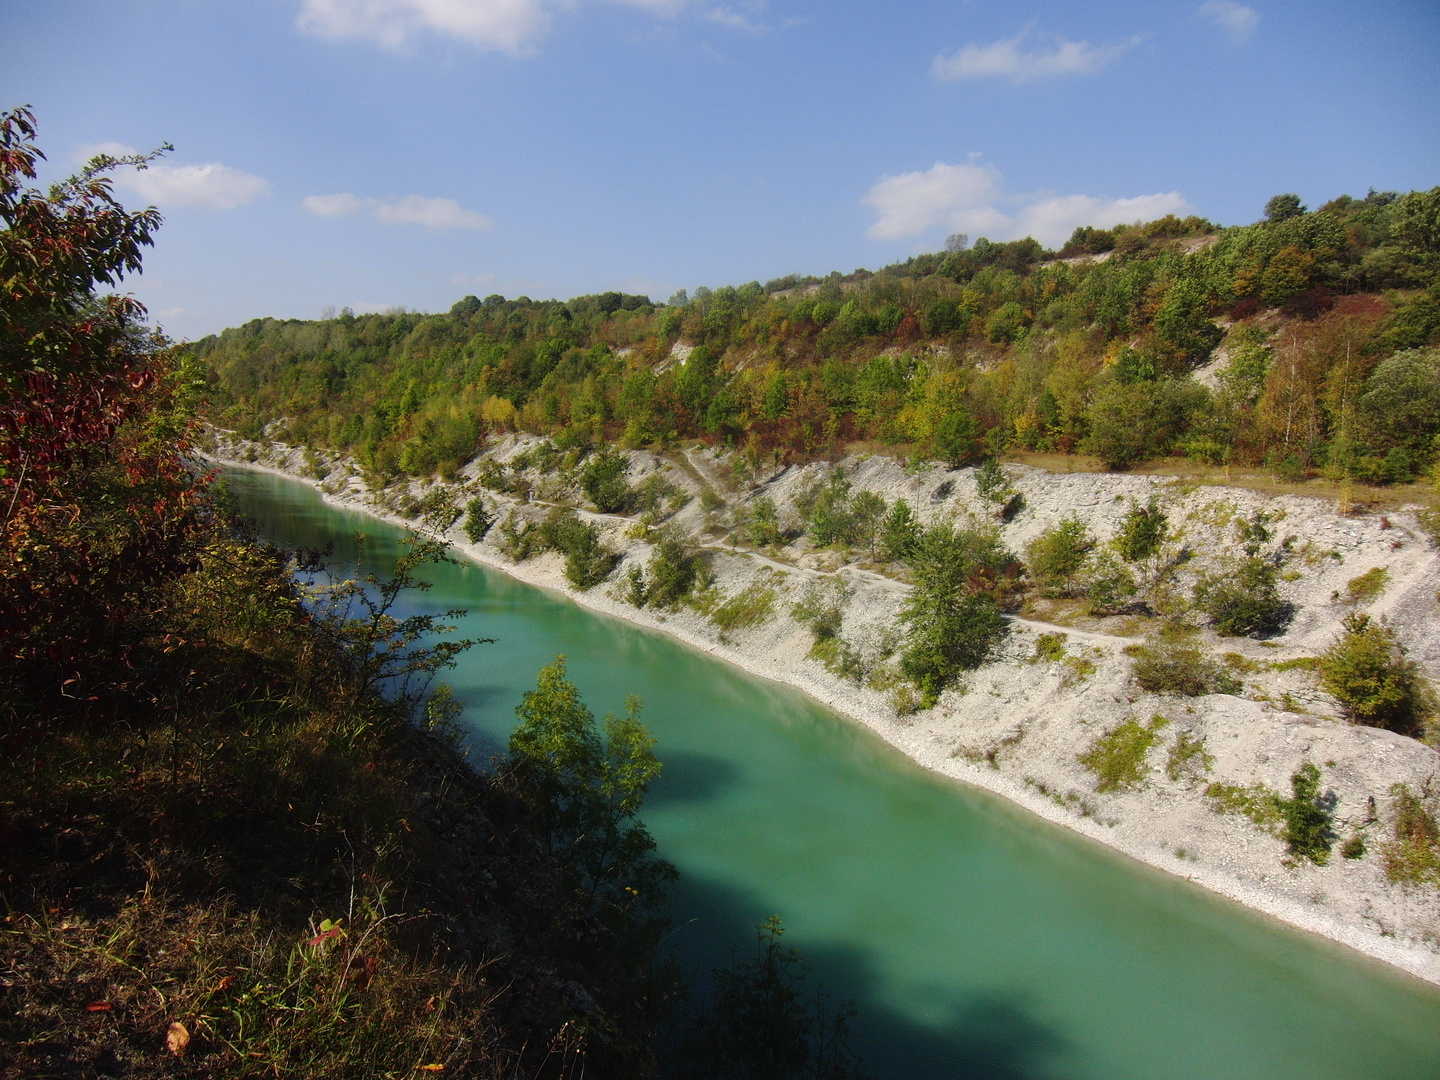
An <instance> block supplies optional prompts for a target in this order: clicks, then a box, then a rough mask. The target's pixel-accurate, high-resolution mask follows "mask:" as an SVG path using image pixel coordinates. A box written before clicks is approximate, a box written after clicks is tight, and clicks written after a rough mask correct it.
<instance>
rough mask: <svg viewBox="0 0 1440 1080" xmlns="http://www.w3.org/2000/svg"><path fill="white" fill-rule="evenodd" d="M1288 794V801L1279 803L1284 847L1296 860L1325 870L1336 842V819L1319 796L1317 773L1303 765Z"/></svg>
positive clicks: (1311, 764) (1312, 766)
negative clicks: (1331, 848) (1308, 861)
mask: <svg viewBox="0 0 1440 1080" xmlns="http://www.w3.org/2000/svg"><path fill="white" fill-rule="evenodd" d="M1290 790H1291V792H1292V797H1291V798H1289V799H1280V800H1279V801H1278V806H1279V809H1280V817H1281V819H1282V821H1283V826H1282V829H1281V836H1282V838H1283V839H1284V840H1285V845H1286V847H1287V848H1288V849H1289V852H1290V854H1291V855H1293V856H1295V857H1296V858H1300V859H1308V860H1310V862H1312V863H1314V864H1315V865H1316V866H1324V865H1325V864H1326V863H1327V862H1329V861H1330V847H1331V845H1332V844H1333V843H1334V841H1335V835H1334V830H1333V826H1334V823H1335V815H1334V814H1333V813H1332V812H1331V811H1330V809H1329V807H1328V806H1327V805H1326V800H1324V799H1323V798H1321V796H1320V770H1319V769H1318V768H1317V767H1316V766H1315V765H1314V764H1313V763H1312V762H1309V761H1307V762H1305V763H1304V764H1303V765H1301V766H1300V769H1299V771H1297V772H1296V773H1295V774H1294V775H1293V776H1291V777H1290Z"/></svg>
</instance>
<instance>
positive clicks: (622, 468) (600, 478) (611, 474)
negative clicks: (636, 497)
mask: <svg viewBox="0 0 1440 1080" xmlns="http://www.w3.org/2000/svg"><path fill="white" fill-rule="evenodd" d="M629 471H630V461H629V459H628V458H626V457H625V455H624V454H622V453H620V452H618V451H616V450H615V449H613V448H612V447H610V446H603V447H601V448H600V449H599V450H598V451H597V452H596V453H594V454H592V455H591V456H590V459H589V460H588V461H586V462H585V468H584V469H583V470H582V471H581V473H580V487H581V489H582V490H584V492H585V495H586V497H587V498H588V499H589V500H590V501H591V502H592V503H594V504H595V509H597V510H599V511H600V512H601V513H602V514H621V513H624V512H625V511H626V510H627V509H628V507H629V504H630V501H631V498H632V494H631V491H630V485H629V484H627V483H626V482H625V477H626V475H627V474H628V473H629Z"/></svg>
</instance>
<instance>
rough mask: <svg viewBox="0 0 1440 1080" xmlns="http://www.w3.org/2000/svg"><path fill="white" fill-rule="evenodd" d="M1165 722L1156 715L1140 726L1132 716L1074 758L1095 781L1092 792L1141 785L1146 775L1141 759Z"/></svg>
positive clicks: (1129, 789)
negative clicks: (1087, 770) (1092, 775)
mask: <svg viewBox="0 0 1440 1080" xmlns="http://www.w3.org/2000/svg"><path fill="white" fill-rule="evenodd" d="M1168 723H1170V721H1169V720H1167V719H1166V718H1165V717H1163V716H1161V715H1160V714H1159V713H1156V714H1155V716H1153V717H1151V719H1150V722H1149V723H1148V724H1143V725H1142V724H1140V723H1139V722H1138V721H1136V720H1135V719H1134V718H1133V717H1132V718H1130V719H1128V720H1123V721H1121V722H1120V723H1119V724H1117V725H1116V726H1115V727H1113V728H1111V729H1110V730H1109V731H1107V732H1106V733H1105V734H1104V735H1102V736H1100V737H1099V738H1098V739H1096V740H1095V742H1094V743H1092V744H1091V746H1090V749H1088V750H1086V751H1085V752H1084V753H1083V754H1080V755H1078V760H1079V762H1080V764H1081V765H1084V766H1085V767H1086V768H1087V769H1089V770H1090V771H1091V772H1093V773H1094V774H1095V776H1096V778H1097V781H1098V782H1097V783H1096V785H1095V790H1096V791H1133V790H1135V789H1136V788H1139V787H1141V786H1143V785H1144V783H1145V777H1146V774H1147V773H1148V772H1149V767H1148V766H1147V765H1146V761H1145V759H1146V757H1147V756H1148V755H1149V753H1150V750H1151V748H1152V747H1153V746H1155V745H1156V744H1157V743H1158V742H1159V741H1160V730H1161V729H1162V728H1163V727H1165V725H1166V724H1168Z"/></svg>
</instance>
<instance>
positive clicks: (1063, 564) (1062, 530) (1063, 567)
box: [1025, 517, 1095, 597]
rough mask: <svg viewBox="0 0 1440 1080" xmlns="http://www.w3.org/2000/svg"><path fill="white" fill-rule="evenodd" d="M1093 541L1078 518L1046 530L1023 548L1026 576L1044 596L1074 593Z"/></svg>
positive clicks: (1061, 595) (1088, 558) (1062, 595)
mask: <svg viewBox="0 0 1440 1080" xmlns="http://www.w3.org/2000/svg"><path fill="white" fill-rule="evenodd" d="M1094 548H1095V541H1094V539H1093V538H1092V537H1091V536H1090V532H1089V530H1088V529H1086V528H1085V525H1084V523H1083V522H1081V521H1080V519H1079V518H1074V517H1071V518H1066V519H1065V520H1064V521H1062V522H1060V524H1058V525H1055V526H1052V527H1051V528H1049V529H1046V530H1045V531H1044V532H1042V533H1041V534H1040V535H1039V536H1037V537H1036V538H1035V539H1034V540H1031V541H1030V544H1029V546H1028V547H1027V548H1026V549H1025V562H1026V567H1027V569H1028V570H1029V571H1030V578H1031V580H1032V581H1034V582H1035V585H1036V587H1038V588H1039V589H1040V592H1041V594H1042V595H1044V596H1049V597H1068V596H1074V595H1075V594H1076V592H1077V591H1078V590H1079V588H1080V583H1081V580H1080V579H1081V575H1082V573H1083V572H1084V570H1085V566H1086V564H1087V563H1088V562H1089V561H1090V552H1091V551H1093V550H1094Z"/></svg>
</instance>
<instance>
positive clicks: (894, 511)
mask: <svg viewBox="0 0 1440 1080" xmlns="http://www.w3.org/2000/svg"><path fill="white" fill-rule="evenodd" d="M923 531H924V530H923V529H922V528H921V526H920V521H919V519H918V518H916V516H915V511H913V510H911V509H910V504H909V503H908V502H906V501H905V500H904V499H896V500H895V505H894V506H892V507H891V508H890V513H888V514H886V515H885V521H884V523H883V524H882V525H881V526H880V553H881V555H883V556H884V557H885V558H886V559H889V560H890V561H891V562H908V561H909V560H910V559H911V558H912V557H914V555H915V551H916V549H917V548H918V547H919V545H920V536H921V534H922V532H923Z"/></svg>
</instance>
